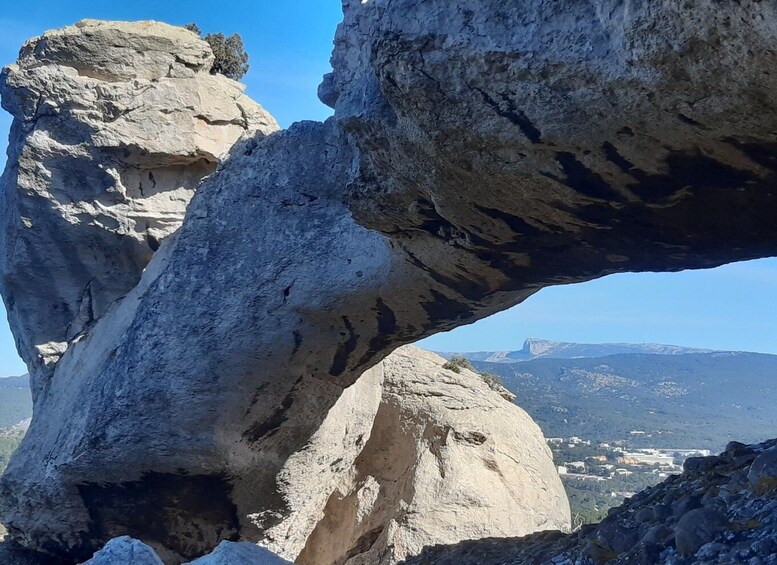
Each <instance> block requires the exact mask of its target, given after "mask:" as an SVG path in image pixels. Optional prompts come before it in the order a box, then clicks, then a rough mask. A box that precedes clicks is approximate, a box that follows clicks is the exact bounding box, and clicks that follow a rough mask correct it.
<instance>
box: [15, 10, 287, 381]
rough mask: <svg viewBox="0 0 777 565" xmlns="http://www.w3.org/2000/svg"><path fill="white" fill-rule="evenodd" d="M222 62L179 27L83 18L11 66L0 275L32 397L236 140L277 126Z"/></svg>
mask: <svg viewBox="0 0 777 565" xmlns="http://www.w3.org/2000/svg"><path fill="white" fill-rule="evenodd" d="M212 62H213V54H212V53H211V51H210V47H209V46H208V45H207V43H205V42H204V41H202V40H200V39H199V38H197V37H196V36H195V35H194V34H193V33H191V32H188V31H186V30H184V29H181V28H176V27H172V26H168V25H165V24H160V23H157V22H137V23H127V22H98V21H93V20H84V21H82V22H79V23H78V24H76V25H74V26H71V27H67V28H63V29H59V30H54V31H50V32H47V33H45V34H44V35H42V36H40V37H37V38H34V39H31V40H30V41H28V42H27V43H25V45H24V47H23V48H22V50H21V53H20V55H19V60H18V62H17V64H16V65H12V66H10V67H6V68H5V69H4V71H3V74H2V77H1V78H0V94H1V95H2V101H3V107H4V108H5V109H6V110H7V111H9V112H10V113H11V114H13V116H14V118H15V121H14V124H13V128H12V132H11V139H10V144H9V166H8V168H7V170H6V172H5V174H4V176H3V177H2V183H1V184H2V189H1V190H0V194H1V195H0V208H2V209H3V214H4V219H3V228H2V230H0V249H2V255H1V256H0V257H2V259H1V260H0V277H1V282H0V284H1V285H2V288H3V296H4V299H5V302H6V305H7V307H8V315H9V317H10V319H11V322H12V324H13V326H14V328H15V329H16V339H17V342H18V344H19V350H20V352H21V354H22V357H23V358H24V360H25V361H26V362H27V363H28V365H29V366H30V367H31V369H32V371H31V372H32V374H33V385H34V386H33V390H34V392H35V393H36V394H37V393H38V392H39V389H41V388H42V387H43V386H45V377H46V376H48V374H49V373H50V372H51V369H52V366H53V364H54V363H55V362H56V361H57V360H58V359H59V356H60V355H61V354H62V353H63V352H64V350H65V348H66V344H67V342H68V341H69V340H72V339H74V338H76V337H77V336H78V335H80V334H82V333H83V332H85V331H86V330H87V328H88V327H89V325H90V324H91V323H92V322H93V321H94V320H95V319H97V318H98V317H99V316H101V315H102V314H103V313H104V312H105V311H106V310H107V308H108V306H109V305H110V303H111V302H113V301H114V300H116V299H117V298H119V297H121V296H123V295H124V294H126V293H127V292H128V291H129V290H130V289H131V288H132V287H133V286H135V284H136V283H137V282H138V279H139V278H140V273H141V271H142V270H143V268H144V267H145V266H146V264H147V263H148V261H149V259H150V258H151V255H152V254H153V252H154V251H155V250H156V249H157V248H158V247H159V245H160V244H161V242H162V241H163V240H164V239H165V238H166V237H167V236H169V235H170V234H171V233H172V232H173V231H175V230H176V229H177V228H178V226H179V225H180V224H181V221H182V220H183V215H184V213H185V211H186V206H187V204H188V202H189V200H190V199H191V197H192V195H193V193H194V190H195V189H196V187H197V185H198V184H199V182H200V181H201V179H202V178H203V177H204V176H206V175H208V174H210V173H211V172H213V171H214V170H215V168H216V164H217V162H218V160H219V159H220V158H222V157H224V156H225V154H226V152H227V151H228V150H229V149H230V148H231V147H232V145H233V144H234V143H235V141H237V139H238V138H239V137H240V136H241V135H243V134H246V133H252V132H257V131H258V132H261V133H269V132H271V131H274V130H276V129H277V128H278V126H277V124H276V123H275V120H274V119H273V118H272V117H271V116H270V115H269V114H267V113H266V112H265V111H264V110H262V108H261V107H260V106H259V105H258V104H256V103H255V102H253V101H252V100H250V99H249V98H248V97H246V96H245V95H244V94H243V86H242V85H240V84H238V83H236V82H233V81H231V80H229V79H227V78H225V77H223V76H213V75H210V74H208V70H209V69H210V67H211V64H212ZM54 281H56V282H54ZM39 375H43V376H41V377H40V378H38V376H39Z"/></svg>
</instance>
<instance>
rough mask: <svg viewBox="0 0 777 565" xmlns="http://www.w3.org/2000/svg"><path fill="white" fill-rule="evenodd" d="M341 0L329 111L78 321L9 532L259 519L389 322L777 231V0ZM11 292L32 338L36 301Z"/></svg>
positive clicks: (425, 331) (467, 318) (14, 500)
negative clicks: (96, 312) (23, 303)
mask: <svg viewBox="0 0 777 565" xmlns="http://www.w3.org/2000/svg"><path fill="white" fill-rule="evenodd" d="M344 9H345V19H344V23H343V25H342V26H341V27H340V28H339V30H338V33H337V38H336V44H335V51H334V55H333V63H334V74H333V75H331V76H329V77H328V78H327V79H326V80H325V82H324V84H323V85H322V87H321V97H322V99H324V100H325V101H327V102H328V103H330V104H332V105H334V107H335V116H334V118H333V119H330V120H329V121H327V122H325V123H323V124H318V123H302V124H297V125H296V126H294V127H292V128H290V129H289V130H287V131H285V132H281V133H278V134H275V135H272V136H268V137H266V138H261V139H253V140H249V141H246V142H244V143H242V144H239V145H238V146H237V147H236V148H235V149H234V150H233V151H232V153H231V156H230V158H229V160H228V161H226V162H225V164H224V165H223V166H222V167H220V168H219V169H218V170H217V171H216V172H215V173H213V174H212V175H211V176H210V177H208V179H207V181H206V182H205V183H204V184H203V185H202V187H201V189H200V190H199V191H198V192H197V194H196V195H195V197H194V198H193V200H192V202H191V204H190V206H189V209H188V211H187V215H186V218H185V220H184V223H183V225H182V226H181V228H180V230H179V231H178V232H177V234H176V235H175V236H174V237H172V238H168V239H167V240H166V241H165V242H164V243H163V244H162V247H161V248H160V250H159V251H157V253H156V254H155V255H154V258H153V259H152V260H151V261H150V263H149V264H148V266H147V267H146V269H145V271H144V272H143V275H142V277H141V279H140V282H139V283H138V285H137V286H135V287H134V288H132V289H131V290H130V291H129V292H128V293H127V294H126V297H125V298H124V299H123V300H121V301H116V302H113V303H112V304H111V306H110V307H108V308H107V310H105V311H104V313H103V314H102V316H101V317H99V319H97V321H96V322H93V323H92V324H91V325H89V326H88V330H87V331H86V332H82V333H80V334H78V335H77V336H75V337H74V339H72V340H70V341H68V342H67V345H68V348H67V351H66V352H65V353H64V355H62V357H61V359H59V361H58V362H57V363H56V366H55V367H54V368H53V374H52V375H51V377H50V378H49V379H48V380H47V386H46V388H45V390H43V389H42V388H41V390H40V391H39V392H38V395H37V398H36V404H35V416H34V418H33V422H32V425H31V427H30V431H29V433H28V435H27V437H26V438H25V441H24V442H23V444H22V446H21V448H20V449H19V451H18V452H17V454H16V455H15V457H14V458H13V460H12V461H11V463H10V465H9V468H8V471H7V472H6V474H5V476H4V477H3V480H2V485H0V486H1V487H2V488H1V489H0V490H1V492H0V497H1V498H2V501H3V506H4V520H5V521H6V522H7V523H8V524H9V526H10V528H9V531H10V532H11V535H12V536H13V537H14V538H15V539H17V540H18V541H20V542H21V543H24V544H26V545H28V546H31V547H35V548H39V549H44V550H46V551H48V552H50V553H53V554H57V555H60V556H62V558H72V556H78V555H84V554H88V553H91V551H93V549H94V547H95V546H99V544H101V543H103V542H104V541H105V540H106V539H107V538H109V537H112V536H115V535H119V532H123V531H129V532H132V531H136V530H142V531H144V532H148V531H149V530H152V531H153V535H154V536H155V540H156V543H157V544H158V545H159V546H163V547H164V548H166V549H167V551H169V552H170V554H171V555H183V556H188V555H195V554H202V553H203V552H202V549H203V547H206V546H207V547H208V548H211V547H213V546H215V545H216V544H217V543H218V542H219V541H220V540H223V539H233V538H234V539H236V538H242V539H247V540H255V539H261V538H263V537H264V536H266V535H267V534H268V532H270V531H272V530H273V528H275V527H277V526H279V524H282V523H283V522H284V520H287V519H288V518H289V517H290V516H291V515H292V514H293V504H292V503H290V502H289V501H288V500H286V499H285V498H284V496H283V489H284V487H283V483H282V481H281V478H282V472H283V470H284V468H285V467H286V464H287V462H288V461H289V458H290V457H291V456H292V455H294V454H295V453H298V452H299V451H300V450H301V449H303V448H304V447H305V446H306V445H308V444H309V443H310V440H311V438H312V437H313V436H314V435H315V433H316V432H317V430H319V428H320V426H321V423H322V422H323V421H324V420H325V418H326V416H327V414H328V412H329V410H330V409H331V408H332V406H334V405H335V403H336V401H337V399H338V397H339V396H340V395H341V394H342V391H343V390H344V389H345V388H347V387H348V386H349V385H351V384H352V383H353V382H354V381H355V380H356V379H357V378H358V377H359V376H360V375H361V374H363V373H364V372H365V371H366V370H368V369H369V368H371V367H373V366H375V365H376V364H377V363H379V362H380V361H381V360H383V359H384V358H385V357H386V356H387V355H388V354H389V353H390V352H391V351H392V350H394V349H396V348H397V347H399V346H401V345H403V344H407V343H412V342H413V341H415V340H417V339H420V338H422V337H425V336H428V335H430V334H432V333H435V332H437V331H441V330H445V329H451V328H454V327H456V326H459V325H462V324H465V323H471V322H474V321H476V320H478V319H480V318H483V317H485V316H488V315H489V314H492V313H494V312H497V311H499V310H502V309H504V308H507V307H509V306H512V305H514V304H517V303H519V302H520V301H522V300H523V299H525V298H526V297H528V296H530V295H531V294H532V293H534V292H537V291H538V290H539V289H541V288H543V287H545V286H549V285H554V284H565V283H572V282H577V281H583V280H589V279H592V278H595V277H598V276H602V275H606V274H609V273H614V272H624V271H634V270H678V269H684V268H700V267H710V266H714V265H719V264H721V263H725V262H729V261H733V260H738V259H747V258H754V257H760V256H767V255H775V254H777V237H775V235H776V232H777V227H776V224H775V222H774V218H775V217H777V182H776V180H777V179H775V171H777V165H775V157H774V156H775V147H777V139H776V136H775V134H774V132H775V131H777V127H776V126H777V124H776V123H775V122H777V112H775V107H776V106H777V95H775V93H777V88H776V87H777V75H776V74H774V73H769V72H764V70H765V69H771V68H773V67H774V66H775V63H776V62H777V61H776V59H777V54H775V51H774V50H773V45H774V43H775V39H777V18H776V17H775V14H774V11H773V10H772V6H771V4H770V3H768V2H739V3H734V2H728V3H721V2H717V1H714V0H703V1H700V2H695V3H693V4H689V3H687V2H681V1H680V0H662V1H658V2H637V3H634V2H632V3H628V4H624V3H622V2H615V1H614V0H596V1H593V2H579V1H571V0H569V1H559V2H540V3H538V2H531V1H528V0H521V1H519V2H515V1H514V0H466V1H464V2H459V3H455V4H454V3H451V2H448V1H444V0H430V1H426V2H417V1H416V0H391V1H390V0H370V1H369V2H362V1H360V0H346V1H345V2H344ZM57 84H61V85H64V86H63V88H65V89H67V85H66V83H63V82H59V83H57ZM6 91H7V94H6V96H7V97H9V98H11V99H13V98H14V97H16V98H18V99H20V100H31V99H33V98H34V97H32V96H29V94H28V93H26V91H25V90H24V89H23V88H19V89H13V88H11V89H9V88H8V87H7V86H6ZM129 115H132V113H130V114H129ZM18 121H19V119H18V118H17V122H18ZM19 127H20V126H18V125H17V126H15V128H16V129H15V130H14V131H15V132H19V131H20V130H19ZM25 144H26V137H25V135H21V137H15V138H14V145H13V146H12V148H11V153H10V159H9V167H10V168H9V171H10V173H6V177H5V178H6V181H5V183H6V186H7V187H8V186H11V187H13V189H14V190H16V189H17V188H16V187H17V186H18V185H19V183H17V182H16V180H17V176H18V175H17V173H16V172H15V171H18V170H19V163H21V162H22V161H21V160H20V159H19V157H20V147H24V146H25ZM29 163H30V165H31V166H35V161H30V162H29ZM74 166H75V167H76V168H77V167H78V166H79V165H78V164H76V165H74ZM15 175H16V176H15ZM18 178H22V177H18ZM97 181H99V179H96V180H95V182H97ZM95 182H91V181H90V182H89V184H88V186H98V185H99V183H98V184H95ZM6 192H8V189H7V188H6ZM14 218H15V216H14ZM20 221H21V220H19V222H20ZM6 241H7V239H6ZM46 241H48V242H49V243H51V241H54V240H53V239H51V238H48V239H46ZM133 269H134V267H133ZM133 269H129V271H133ZM135 272H136V273H137V271H135ZM121 279H122V278H121V277H118V280H121ZM60 284H63V285H64V284H65V283H64V282H63V283H60V282H59V281H56V282H49V285H50V286H51V287H52V288H53V289H54V290H56V289H57V288H58V286H59V285H60ZM65 286H67V285H65ZM30 287H31V288H30V292H31V293H34V288H35V285H30ZM13 288H14V287H13V286H12V285H10V284H8V283H6V286H5V288H4V289H3V292H4V294H5V298H6V300H7V301H9V296H11V298H12V300H10V301H9V302H11V303H12V307H13V303H15V302H16V301H18V300H21V299H22V298H23V295H20V298H16V295H11V292H12V290H13ZM123 292H126V289H123ZM33 302H35V301H31V302H30V304H32V303H33ZM15 312H16V313H15V314H13V315H12V323H13V326H14V331H15V332H16V335H17V338H18V339H19V341H20V345H21V346H22V347H23V348H24V347H25V343H27V341H28V340H27V338H26V337H25V336H28V335H29V332H30V329H29V328H31V327H35V324H36V323H37V322H36V320H38V319H39V317H40V316H42V314H41V313H40V312H39V311H36V310H35V309H34V308H31V310H30V312H28V313H22V312H21V311H20V310H16V311H15ZM86 318H87V319H88V320H91V319H94V318H95V316H86ZM77 326H78V324H77ZM65 339H67V336H66V337H65ZM56 343H60V344H62V343H65V342H62V341H60V342H56ZM60 350H61V347H60ZM27 358H28V359H29V355H28V356H27ZM56 358H57V357H56V356H55V357H53V358H52V359H53V360H56ZM52 362H53V361H52ZM178 500H186V501H187V503H186V505H185V506H184V507H181V506H180V505H179V506H175V505H174V504H172V502H171V501H178ZM149 513H155V514H154V515H155V516H157V517H158V519H157V520H156V521H155V522H154V523H153V528H151V526H150V525H149V524H148V523H147V522H145V521H143V520H141V519H140V518H139V517H141V516H146V515H148V514H149ZM354 531H356V530H354ZM144 539H145V538H144ZM368 539H369V538H368Z"/></svg>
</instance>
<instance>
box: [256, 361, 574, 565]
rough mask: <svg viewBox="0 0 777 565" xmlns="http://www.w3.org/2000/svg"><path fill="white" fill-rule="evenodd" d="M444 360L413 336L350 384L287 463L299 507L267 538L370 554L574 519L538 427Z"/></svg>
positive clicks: (314, 559) (348, 556)
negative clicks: (413, 344) (416, 344)
mask: <svg viewBox="0 0 777 565" xmlns="http://www.w3.org/2000/svg"><path fill="white" fill-rule="evenodd" d="M444 363H445V360H444V359H443V358H441V357H439V356H438V355H435V354H433V353H430V352H428V351H424V350H422V349H418V348H415V347H410V346H407V347H403V348H400V349H399V350H397V351H395V352H394V353H392V354H391V355H390V356H389V357H387V358H386V359H385V360H384V361H383V362H381V363H380V364H379V365H377V366H376V367H375V368H373V369H370V370H369V371H367V373H365V374H364V375H363V376H362V377H361V378H360V379H359V381H357V382H356V383H355V384H354V385H352V386H351V387H350V388H348V389H346V391H345V393H344V394H343V396H342V397H341V398H340V400H338V402H337V403H336V404H335V406H334V407H333V408H332V410H330V412H329V415H328V416H327V418H326V420H324V423H323V424H322V426H321V427H320V428H319V430H318V431H317V432H316V434H315V435H314V436H313V438H312V439H311V441H310V443H309V444H308V445H307V446H306V447H305V448H304V449H303V450H302V451H300V452H299V453H296V454H294V455H292V456H291V457H290V458H289V460H288V462H287V463H286V465H285V467H284V469H283V470H282V471H281V473H280V474H279V482H280V485H281V491H282V492H283V495H284V498H285V499H286V501H287V503H288V505H289V509H290V511H291V512H290V515H289V517H288V518H286V519H284V520H283V521H282V522H281V523H280V524H278V525H277V526H275V527H273V528H271V529H270V530H268V531H267V532H266V533H265V535H264V538H263V539H262V540H261V543H262V544H264V545H266V546H267V547H269V548H270V549H273V550H275V551H276V552H277V553H279V554H281V555H283V556H285V557H287V558H288V559H291V560H295V562H296V563H301V564H310V565H324V564H330V563H343V564H346V563H347V564H350V565H356V564H364V565H372V564H377V563H384V564H388V563H396V562H398V561H400V560H402V559H404V558H405V557H407V556H408V555H415V554H417V553H419V552H420V551H421V550H422V549H423V548H424V547H425V546H427V545H432V544H435V543H453V540H464V539H477V538H481V537H490V536H498V535H506V532H514V534H512V535H521V534H517V532H535V531H538V530H545V529H562V530H563V529H568V528H569V524H570V514H569V503H568V502H567V498H566V494H565V493H564V488H563V486H562V485H561V481H560V479H559V477H558V475H557V473H556V469H555V466H554V464H553V460H552V456H551V454H550V452H549V450H548V448H547V445H546V444H545V439H544V437H543V435H542V432H541V431H540V429H539V427H538V426H537V425H536V424H535V423H534V421H533V420H532V419H531V418H530V417H529V416H528V415H527V414H526V413H525V412H524V411H523V410H521V409H520V408H518V407H517V406H515V405H514V404H512V403H511V402H508V401H506V400H505V399H503V398H502V397H501V396H500V395H499V393H497V392H495V391H493V390H491V389H490V388H489V387H488V385H487V384H486V383H485V382H483V380H482V378H481V377H480V376H479V375H477V374H475V373H473V372H472V371H468V370H466V369H464V370H462V372H461V373H455V372H453V371H450V370H446V369H443V367H442V366H443V364H444ZM443 540H448V541H447V542H443Z"/></svg>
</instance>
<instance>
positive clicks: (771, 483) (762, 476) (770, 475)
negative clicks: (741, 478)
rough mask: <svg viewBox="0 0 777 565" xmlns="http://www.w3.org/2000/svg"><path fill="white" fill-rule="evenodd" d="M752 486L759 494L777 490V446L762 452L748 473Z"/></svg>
mask: <svg viewBox="0 0 777 565" xmlns="http://www.w3.org/2000/svg"><path fill="white" fill-rule="evenodd" d="M747 480H748V481H750V486H751V487H752V488H753V490H754V491H755V492H756V493H758V494H765V493H768V492H773V491H777V447H772V448H771V449H767V450H766V451H764V452H763V453H761V454H760V455H759V456H758V457H756V459H755V460H754V461H753V464H752V465H751V466H750V471H749V472H748V473H747Z"/></svg>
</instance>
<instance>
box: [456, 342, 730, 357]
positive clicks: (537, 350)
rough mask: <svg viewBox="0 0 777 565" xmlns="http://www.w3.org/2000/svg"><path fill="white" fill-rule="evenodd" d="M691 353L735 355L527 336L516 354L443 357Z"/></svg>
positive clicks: (475, 355)
mask: <svg viewBox="0 0 777 565" xmlns="http://www.w3.org/2000/svg"><path fill="white" fill-rule="evenodd" d="M692 353H725V354H731V353H739V352H729V351H715V350H712V349H698V348H692V347H681V346H678V345H662V344H657V343H598V344H597V343H570V342H563V341H550V340H545V339H537V338H532V337H530V338H529V339H527V340H526V341H525V342H524V344H523V348H522V349H519V350H517V351H477V352H447V353H442V354H441V355H443V356H444V357H447V358H450V357H451V356H452V355H463V356H465V357H467V358H468V359H469V360H470V361H483V362H487V363H520V362H523V361H531V360H533V359H539V358H545V359H585V358H592V357H607V356H610V355H625V354H646V355H688V354H692Z"/></svg>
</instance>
